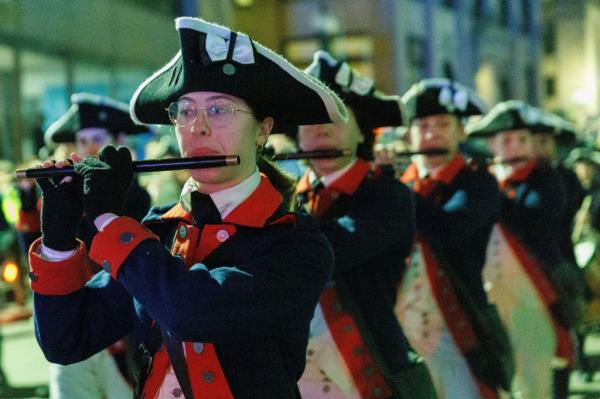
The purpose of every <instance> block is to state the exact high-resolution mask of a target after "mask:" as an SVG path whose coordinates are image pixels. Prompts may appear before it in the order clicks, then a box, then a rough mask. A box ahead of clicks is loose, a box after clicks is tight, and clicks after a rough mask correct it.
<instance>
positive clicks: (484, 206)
mask: <svg viewBox="0 0 600 399" xmlns="http://www.w3.org/2000/svg"><path fill="white" fill-rule="evenodd" d="M499 209H500V193H499V190H498V184H497V182H496V179H494V177H493V176H491V175H490V174H489V173H487V172H485V171H483V170H478V171H476V172H474V173H473V174H472V175H471V176H469V178H463V179H461V181H460V186H458V187H457V189H456V191H454V193H453V194H452V195H451V196H450V197H449V198H447V199H445V201H444V202H442V203H436V202H435V196H430V197H422V196H420V195H417V196H416V210H417V228H418V230H419V231H421V232H422V233H423V234H424V235H425V237H427V239H428V240H429V241H430V242H431V243H443V245H444V246H445V247H447V248H454V247H460V246H462V245H464V243H465V241H467V240H468V239H469V238H470V237H471V236H472V235H473V234H478V232H480V231H482V229H484V228H485V227H487V226H490V224H491V223H493V222H494V221H495V220H497V218H498V213H499Z"/></svg>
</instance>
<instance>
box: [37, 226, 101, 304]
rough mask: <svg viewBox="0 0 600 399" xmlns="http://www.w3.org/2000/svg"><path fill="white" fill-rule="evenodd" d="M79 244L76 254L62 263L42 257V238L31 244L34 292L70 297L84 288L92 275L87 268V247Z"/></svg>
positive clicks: (81, 243)
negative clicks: (69, 295)
mask: <svg viewBox="0 0 600 399" xmlns="http://www.w3.org/2000/svg"><path fill="white" fill-rule="evenodd" d="M78 242H79V246H78V247H77V251H76V252H75V254H74V255H73V256H71V257H70V258H68V259H65V260H64V261H61V262H52V261H49V260H47V259H44V258H43V257H42V256H41V254H40V251H41V245H42V239H41V238H38V239H37V240H35V241H34V242H33V244H31V247H30V248H29V264H30V272H29V277H30V280H29V281H30V282H29V284H30V285H31V289H32V290H33V291H34V292H36V293H38V294H43V295H68V294H71V293H73V292H75V291H79V290H80V289H81V288H83V286H84V285H85V283H86V281H87V280H88V279H89V278H90V277H91V273H90V269H89V268H86V267H85V264H86V255H87V254H86V250H85V245H84V244H83V242H81V241H78Z"/></svg>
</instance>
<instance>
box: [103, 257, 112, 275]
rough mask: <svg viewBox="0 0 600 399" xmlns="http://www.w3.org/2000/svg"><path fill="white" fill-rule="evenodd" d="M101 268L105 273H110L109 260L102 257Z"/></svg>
mask: <svg viewBox="0 0 600 399" xmlns="http://www.w3.org/2000/svg"><path fill="white" fill-rule="evenodd" d="M102 269H103V270H104V271H105V272H106V273H110V262H109V261H108V260H107V259H104V260H103V261H102Z"/></svg>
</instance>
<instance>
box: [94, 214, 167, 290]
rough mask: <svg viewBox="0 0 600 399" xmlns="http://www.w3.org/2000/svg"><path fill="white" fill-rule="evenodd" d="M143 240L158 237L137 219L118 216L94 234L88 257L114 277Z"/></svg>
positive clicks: (156, 238)
mask: <svg viewBox="0 0 600 399" xmlns="http://www.w3.org/2000/svg"><path fill="white" fill-rule="evenodd" d="M145 240H158V237H157V236H155V235H154V234H153V233H152V232H151V231H150V230H148V229H147V228H145V227H144V226H143V225H141V224H140V223H139V222H138V221H136V220H134V219H132V218H129V217H126V216H120V217H118V218H117V219H115V220H113V221H112V222H110V223H109V224H108V226H106V227H105V228H104V230H103V231H101V232H99V233H98V234H96V237H94V240H93V241H92V249H91V250H90V258H91V259H92V260H93V261H94V262H96V263H98V264H99V265H100V266H102V268H103V269H104V271H105V272H107V273H110V275H111V276H112V277H113V278H114V279H116V278H117V275H118V274H119V269H121V265H122V264H123V262H125V259H127V257H128V256H129V254H130V253H131V251H133V250H134V249H135V248H136V247H137V246H138V245H139V244H140V243H141V242H142V241H145Z"/></svg>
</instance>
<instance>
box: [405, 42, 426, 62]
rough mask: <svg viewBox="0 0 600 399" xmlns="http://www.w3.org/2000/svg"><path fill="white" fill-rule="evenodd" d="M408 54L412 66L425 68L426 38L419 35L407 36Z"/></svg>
mask: <svg viewBox="0 0 600 399" xmlns="http://www.w3.org/2000/svg"><path fill="white" fill-rule="evenodd" d="M406 41H407V42H406V55H407V58H408V62H409V63H410V65H411V66H414V67H416V68H418V69H419V70H423V69H424V68H425V39H424V38H423V37H421V36H417V35H409V36H408V37H407V38H406Z"/></svg>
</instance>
